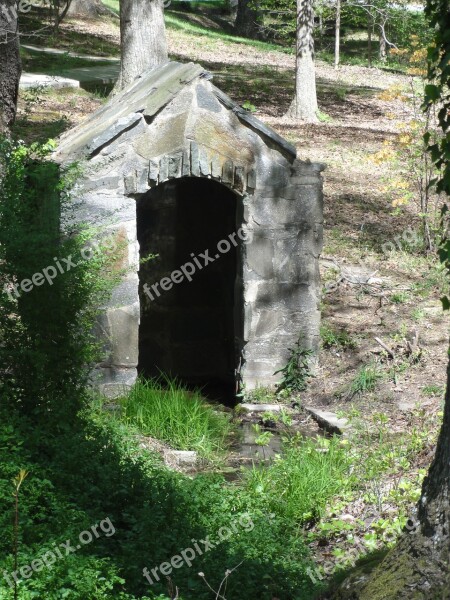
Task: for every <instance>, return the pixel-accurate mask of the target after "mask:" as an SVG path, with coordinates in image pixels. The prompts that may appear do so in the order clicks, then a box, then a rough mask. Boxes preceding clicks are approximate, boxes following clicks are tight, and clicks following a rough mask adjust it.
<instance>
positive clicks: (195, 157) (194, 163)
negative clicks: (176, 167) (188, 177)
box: [191, 142, 200, 177]
mask: <svg viewBox="0 0 450 600" xmlns="http://www.w3.org/2000/svg"><path fill="white" fill-rule="evenodd" d="M191 174H192V176H193V177H200V156H199V148H198V144H197V143H196V142H191Z"/></svg>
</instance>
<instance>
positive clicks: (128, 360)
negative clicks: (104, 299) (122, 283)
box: [107, 303, 140, 367]
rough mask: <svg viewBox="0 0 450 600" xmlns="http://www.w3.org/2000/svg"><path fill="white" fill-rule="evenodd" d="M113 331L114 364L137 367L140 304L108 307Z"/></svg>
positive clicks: (112, 356) (112, 355)
mask: <svg viewBox="0 0 450 600" xmlns="http://www.w3.org/2000/svg"><path fill="white" fill-rule="evenodd" d="M107 314H108V321H109V327H110V331H111V343H112V353H111V359H112V364H114V365H116V366H118V367H136V366H137V363H138V345H139V318H140V311H139V304H138V303H136V304H133V305H131V306H122V307H120V308H116V309H108V312H107Z"/></svg>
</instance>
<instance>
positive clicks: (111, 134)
mask: <svg viewBox="0 0 450 600" xmlns="http://www.w3.org/2000/svg"><path fill="white" fill-rule="evenodd" d="M141 120H142V115H141V113H132V114H129V115H127V116H126V117H121V118H119V119H117V121H115V122H114V124H113V125H111V127H109V128H108V129H106V130H105V131H102V133H101V134H100V135H99V136H98V137H96V138H94V139H93V140H91V142H90V143H89V144H88V146H87V150H88V151H89V153H90V154H93V153H94V152H96V151H98V150H99V148H101V147H102V146H105V145H106V144H108V143H110V142H111V141H112V140H113V139H115V138H116V137H117V136H119V135H120V134H121V133H123V132H124V131H126V130H127V129H130V128H132V127H133V126H134V125H136V124H137V123H139V121H141Z"/></svg>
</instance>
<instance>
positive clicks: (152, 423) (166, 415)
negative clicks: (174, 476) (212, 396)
mask: <svg viewBox="0 0 450 600" xmlns="http://www.w3.org/2000/svg"><path fill="white" fill-rule="evenodd" d="M119 402H120V406H121V411H120V413H119V418H120V419H122V420H123V421H124V422H126V423H131V424H133V425H136V426H137V427H138V428H139V430H140V431H141V432H142V433H143V434H144V435H148V436H151V437H154V438H157V439H158V440H162V441H164V442H167V444H169V445H170V446H171V447H172V448H175V449H177V450H196V451H197V452H199V454H200V455H201V456H203V457H205V458H208V457H211V456H212V455H214V454H217V453H223V452H225V451H226V448H227V445H228V442H229V437H230V434H231V431H232V425H231V420H230V417H229V415H228V414H226V413H224V412H219V411H218V410H214V409H213V408H212V407H211V406H210V405H209V404H208V403H207V402H206V401H205V400H204V399H203V397H202V396H201V394H200V392H199V391H189V390H187V389H185V388H184V387H183V386H182V385H181V384H179V383H178V382H177V381H176V380H171V379H169V378H163V379H160V380H148V381H145V380H138V381H137V382H136V384H135V385H134V386H133V388H132V389H131V391H130V392H129V393H128V395H127V396H125V397H124V398H122V399H121V400H120V401H119Z"/></svg>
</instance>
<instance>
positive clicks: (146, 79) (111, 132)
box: [56, 62, 296, 162]
mask: <svg viewBox="0 0 450 600" xmlns="http://www.w3.org/2000/svg"><path fill="white" fill-rule="evenodd" d="M195 79H199V80H201V79H203V80H210V79H212V75H211V74H210V73H209V72H208V71H206V70H205V69H203V67H201V66H200V65H198V64H194V63H178V62H168V63H166V64H164V65H162V66H160V67H157V68H155V69H152V70H150V71H147V72H146V73H144V74H143V75H142V76H141V77H140V78H139V79H138V80H137V81H136V82H134V83H133V84H131V85H130V86H129V87H127V88H125V89H124V90H122V91H121V92H119V93H118V94H116V95H115V96H113V97H112V98H111V99H110V100H109V101H108V102H107V103H106V104H105V105H104V106H103V107H101V108H100V109H98V110H97V111H95V112H94V113H93V114H92V115H91V116H89V117H88V118H87V119H86V120H85V121H83V123H81V124H80V125H78V126H77V127H75V128H74V129H72V130H70V131H69V132H67V133H66V134H64V135H63V136H62V137H61V140H60V145H59V147H58V150H57V152H56V159H57V160H60V161H61V162H65V161H67V160H75V159H79V158H81V157H83V156H86V157H88V156H90V155H93V154H94V153H95V152H96V151H97V150H98V148H100V147H102V146H103V144H104V143H105V141H109V140H111V139H113V138H115V137H118V136H120V135H121V133H122V132H124V131H126V130H128V129H130V128H132V127H133V126H134V125H135V124H136V123H137V122H138V121H140V120H141V119H142V116H144V117H145V119H146V120H147V121H148V122H151V120H152V119H153V118H154V117H155V116H156V115H157V114H158V113H159V112H160V111H161V110H162V109H163V108H164V107H165V106H167V105H168V104H169V102H171V101H172V100H173V99H174V98H175V96H177V95H178V94H179V93H180V92H181V91H182V90H183V88H185V87H186V86H187V85H189V84H191V83H192V82H193V81H194V80H195ZM211 88H212V91H213V93H214V95H215V96H216V98H217V99H218V100H219V102H220V103H221V104H222V105H223V106H225V107H226V108H227V109H228V110H231V111H232V112H233V113H234V114H235V115H236V116H237V117H238V118H239V120H240V121H241V122H243V123H244V124H245V125H246V126H248V127H250V128H251V129H253V130H255V131H256V132H257V133H259V134H260V135H261V137H263V138H269V139H270V140H271V142H272V144H275V145H276V146H278V147H279V149H280V151H282V152H283V153H284V154H288V155H290V156H291V157H293V158H295V156H296V149H295V146H293V145H292V144H290V143H289V142H287V141H286V140H285V139H283V138H282V137H281V136H280V135H278V134H277V133H276V132H275V131H274V130H273V129H271V128H270V127H268V126H267V125H264V123H262V122H261V121H259V119H257V118H255V117H254V116H253V115H251V114H250V113H249V112H247V111H246V110H244V109H243V108H242V107H241V106H239V105H238V104H236V103H235V102H234V101H233V100H231V98H229V97H228V96H227V95H226V94H224V93H223V92H221V91H220V90H219V89H218V88H216V87H215V86H211Z"/></svg>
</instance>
